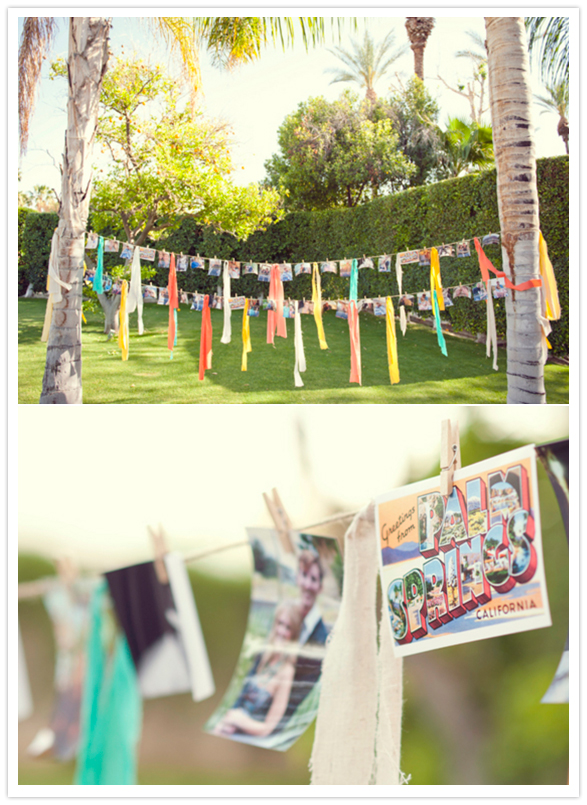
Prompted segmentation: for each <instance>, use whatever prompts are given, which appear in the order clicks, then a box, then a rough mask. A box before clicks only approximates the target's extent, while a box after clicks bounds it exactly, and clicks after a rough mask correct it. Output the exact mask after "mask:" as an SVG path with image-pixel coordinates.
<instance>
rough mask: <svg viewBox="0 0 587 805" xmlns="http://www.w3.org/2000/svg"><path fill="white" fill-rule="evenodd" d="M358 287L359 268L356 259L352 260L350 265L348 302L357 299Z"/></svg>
mask: <svg viewBox="0 0 587 805" xmlns="http://www.w3.org/2000/svg"><path fill="white" fill-rule="evenodd" d="M358 287H359V269H358V263H357V261H356V260H353V262H352V265H351V283H350V289H349V302H350V301H355V302H356V301H357V291H358Z"/></svg>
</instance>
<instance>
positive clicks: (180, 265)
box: [176, 254, 189, 271]
mask: <svg viewBox="0 0 587 805" xmlns="http://www.w3.org/2000/svg"><path fill="white" fill-rule="evenodd" d="M188 261H189V257H188V255H187V254H180V255H178V258H177V262H176V268H177V270H178V271H187V270H188Z"/></svg>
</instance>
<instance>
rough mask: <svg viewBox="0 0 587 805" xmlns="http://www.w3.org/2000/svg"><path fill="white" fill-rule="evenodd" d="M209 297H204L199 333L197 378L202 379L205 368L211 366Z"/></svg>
mask: <svg viewBox="0 0 587 805" xmlns="http://www.w3.org/2000/svg"><path fill="white" fill-rule="evenodd" d="M209 300H210V297H209V296H207V295H206V296H205V297H204V307H203V308H202V331H201V334H200V365H199V379H200V380H203V379H204V373H205V372H206V369H211V368H212V320H211V318H210V302H209Z"/></svg>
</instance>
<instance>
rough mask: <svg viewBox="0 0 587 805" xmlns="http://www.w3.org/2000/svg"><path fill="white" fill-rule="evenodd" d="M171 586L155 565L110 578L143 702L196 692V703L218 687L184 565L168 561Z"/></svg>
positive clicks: (174, 555)
mask: <svg viewBox="0 0 587 805" xmlns="http://www.w3.org/2000/svg"><path fill="white" fill-rule="evenodd" d="M164 565H165V571H166V573H167V576H168V580H169V581H168V583H165V584H163V583H161V582H160V581H159V579H158V577H157V573H156V571H155V564H154V562H144V563H142V564H140V565H132V566H130V567H123V568H121V569H119V570H112V571H110V572H109V573H106V574H105V575H106V580H107V581H108V587H109V589H110V595H111V596H112V601H113V603H114V608H115V610H116V614H117V616H118V620H119V621H120V625H121V626H122V628H123V630H124V633H125V635H126V639H127V642H128V646H129V648H130V652H131V654H132V658H133V662H134V664H135V667H136V669H137V675H138V680H139V688H140V691H141V695H142V697H143V698H144V699H155V698H158V697H159V696H170V695H172V694H175V693H186V692H189V691H191V693H192V697H193V699H194V701H196V702H199V701H201V700H202V699H207V698H208V697H209V696H212V694H213V693H214V681H213V679H212V672H211V670H210V663H209V660H208V654H207V651H206V646H205V644H204V639H203V636H202V630H201V627H200V621H199V618H198V612H197V610H196V604H195V601H194V596H193V593H192V588H191V586H190V581H189V577H188V574H187V570H186V567H185V564H184V562H183V559H182V558H181V556H180V555H179V554H177V553H168V554H166V555H165V557H164Z"/></svg>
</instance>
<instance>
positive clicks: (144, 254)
mask: <svg viewBox="0 0 587 805" xmlns="http://www.w3.org/2000/svg"><path fill="white" fill-rule="evenodd" d="M139 256H140V258H141V260H148V261H149V262H150V263H153V262H154V261H155V249H146V248H145V247H144V246H141V247H140V251H139Z"/></svg>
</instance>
